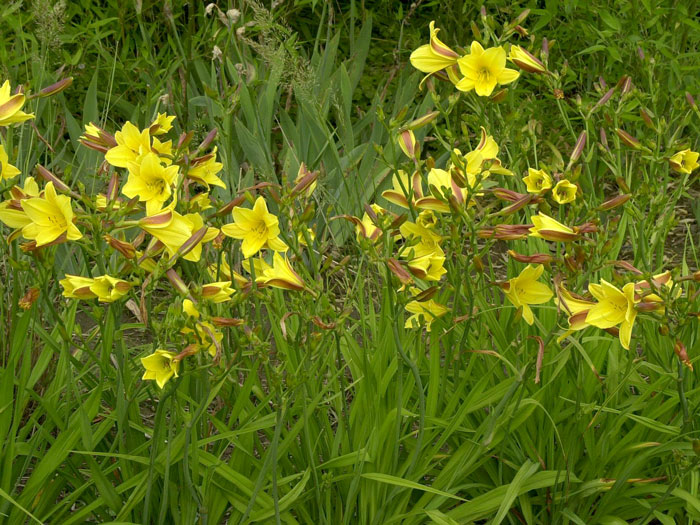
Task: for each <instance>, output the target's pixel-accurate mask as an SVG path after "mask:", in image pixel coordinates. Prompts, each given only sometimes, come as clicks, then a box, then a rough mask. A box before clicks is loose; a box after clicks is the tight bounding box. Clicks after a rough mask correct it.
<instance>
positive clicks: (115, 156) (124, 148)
mask: <svg viewBox="0 0 700 525" xmlns="http://www.w3.org/2000/svg"><path fill="white" fill-rule="evenodd" d="M114 140H116V141H117V145H116V146H114V147H113V148H110V149H109V150H108V151H107V153H105V160H106V161H107V162H109V163H110V164H111V165H112V166H114V167H116V168H126V167H127V165H128V163H129V162H134V161H135V160H136V159H137V158H138V157H139V155H141V154H143V153H146V152H149V151H151V135H150V132H149V131H148V128H146V129H144V130H143V131H141V130H140V129H139V128H137V127H136V126H134V125H133V124H132V123H131V122H129V121H127V122H126V123H125V124H124V126H122V129H121V131H117V132H116V133H115V134H114Z"/></svg>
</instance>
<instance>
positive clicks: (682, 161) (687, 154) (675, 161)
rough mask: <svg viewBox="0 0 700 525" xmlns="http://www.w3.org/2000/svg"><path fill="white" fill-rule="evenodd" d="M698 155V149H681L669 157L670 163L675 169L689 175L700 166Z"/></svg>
mask: <svg viewBox="0 0 700 525" xmlns="http://www.w3.org/2000/svg"><path fill="white" fill-rule="evenodd" d="M698 157H700V153H698V152H697V151H691V150H689V149H684V150H683V151H679V152H678V153H676V154H675V155H673V156H672V157H671V158H670V159H669V163H670V164H671V167H672V168H673V169H674V171H677V172H678V173H683V174H686V175H689V174H690V173H692V172H693V170H695V169H696V168H697V167H698V166H700V164H698Z"/></svg>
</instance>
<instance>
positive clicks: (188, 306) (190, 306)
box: [182, 299, 199, 319]
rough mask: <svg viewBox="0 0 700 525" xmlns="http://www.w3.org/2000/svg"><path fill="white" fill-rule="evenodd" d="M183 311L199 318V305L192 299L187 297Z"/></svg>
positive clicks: (183, 303) (183, 302)
mask: <svg viewBox="0 0 700 525" xmlns="http://www.w3.org/2000/svg"><path fill="white" fill-rule="evenodd" d="M182 311H183V312H184V313H186V314H187V315H188V317H192V318H194V319H199V310H197V305H195V304H194V303H193V302H192V301H191V300H189V299H185V300H184V301H182Z"/></svg>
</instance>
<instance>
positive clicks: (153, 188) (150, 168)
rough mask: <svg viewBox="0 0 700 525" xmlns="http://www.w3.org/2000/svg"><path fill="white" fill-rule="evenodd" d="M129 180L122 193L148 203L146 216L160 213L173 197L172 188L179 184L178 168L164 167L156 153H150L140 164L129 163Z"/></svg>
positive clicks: (144, 156)
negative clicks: (166, 202)
mask: <svg viewBox="0 0 700 525" xmlns="http://www.w3.org/2000/svg"><path fill="white" fill-rule="evenodd" d="M127 167H128V169H129V178H128V179H127V181H126V184H125V185H124V189H123V190H122V193H124V195H126V196H127V197H129V198H130V199H133V198H134V197H138V198H139V201H140V202H145V203H146V214H147V215H153V214H155V213H157V212H158V211H160V209H161V208H162V207H163V204H164V203H165V201H167V200H168V199H169V198H170V196H171V195H172V186H173V184H175V183H176V182H177V171H178V168H177V166H167V167H166V166H163V164H161V161H160V158H159V157H158V155H156V154H155V153H151V152H148V153H146V154H145V155H143V157H142V158H141V159H140V162H135V161H129V162H127Z"/></svg>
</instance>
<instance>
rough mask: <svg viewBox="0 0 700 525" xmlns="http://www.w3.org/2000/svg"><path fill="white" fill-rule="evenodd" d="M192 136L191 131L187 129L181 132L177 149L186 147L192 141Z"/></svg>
mask: <svg viewBox="0 0 700 525" xmlns="http://www.w3.org/2000/svg"><path fill="white" fill-rule="evenodd" d="M193 137H194V132H193V131H188V132H187V133H184V132H183V133H182V135H180V138H179V139H178V141H177V149H183V148H185V147H187V146H188V145H189V144H190V142H192V138H193Z"/></svg>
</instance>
